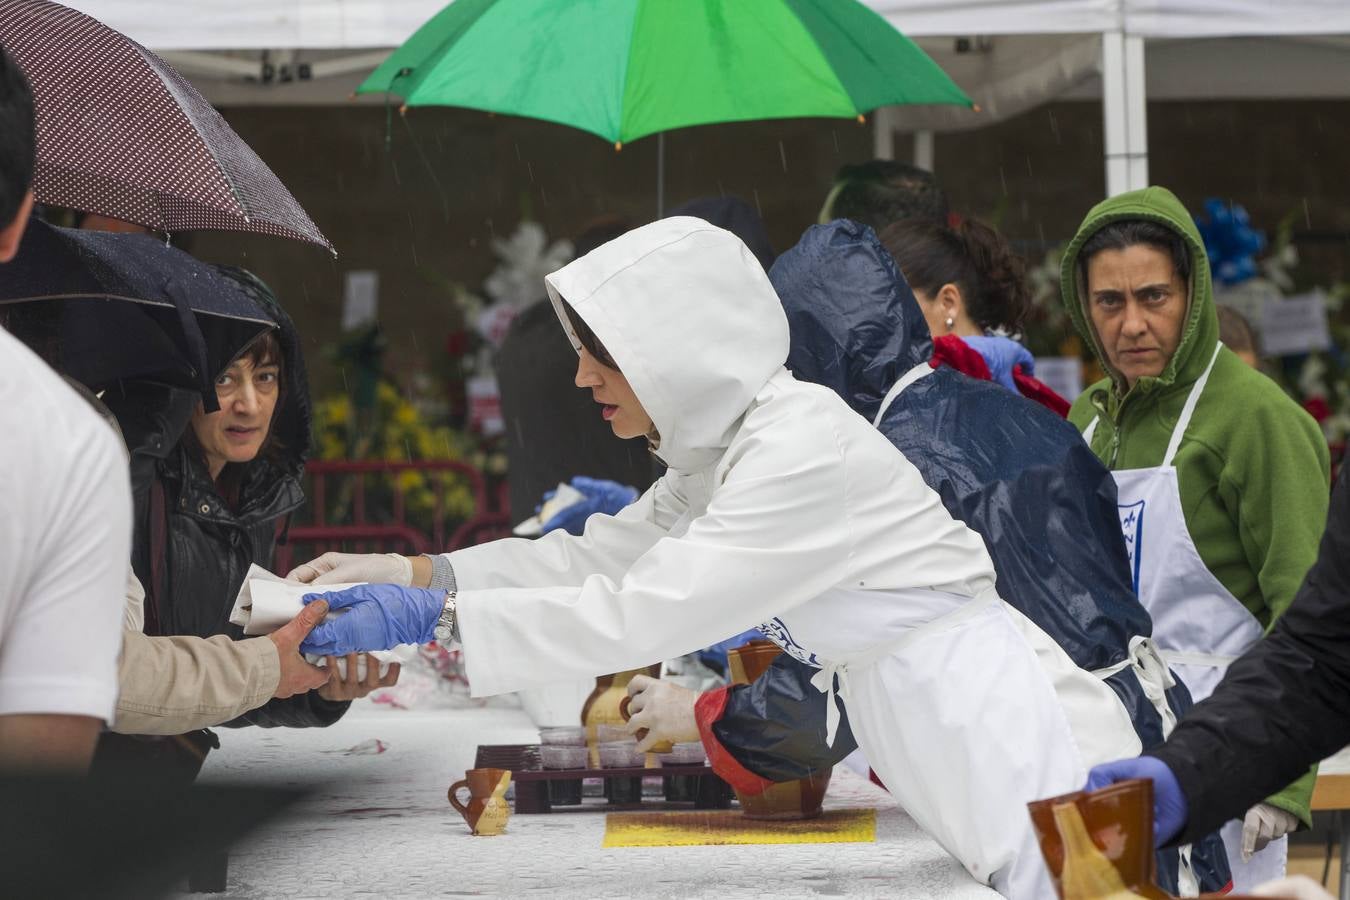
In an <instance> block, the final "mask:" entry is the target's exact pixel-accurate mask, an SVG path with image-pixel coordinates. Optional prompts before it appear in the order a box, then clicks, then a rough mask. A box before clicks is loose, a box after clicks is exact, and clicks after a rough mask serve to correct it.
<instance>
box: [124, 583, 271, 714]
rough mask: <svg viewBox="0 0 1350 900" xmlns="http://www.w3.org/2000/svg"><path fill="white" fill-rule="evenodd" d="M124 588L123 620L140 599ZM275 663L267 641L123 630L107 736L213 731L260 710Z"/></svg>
mask: <svg viewBox="0 0 1350 900" xmlns="http://www.w3.org/2000/svg"><path fill="white" fill-rule="evenodd" d="M129 579H130V580H129V581H128V584H127V608H128V611H127V620H126V621H128V622H131V621H134V620H135V618H137V617H136V616H134V615H133V612H132V609H133V607H134V608H135V609H136V610H137V611H139V609H140V607H141V604H142V603H143V601H144V596H145V595H144V592H143V591H142V590H141V585H140V582H138V581H136V579H135V576H134V575H133V576H129ZM280 678H281V661H280V659H279V658H278V657H277V650H276V645H275V644H273V643H272V642H271V641H270V640H268V639H267V638H261V637H260V638H248V639H247V640H242V641H234V640H231V639H230V638H229V637H227V636H225V635H217V636H215V637H211V638H199V637H148V636H146V635H144V634H142V633H141V632H140V629H139V628H137V629H132V628H127V629H125V630H124V631H123V635H122V656H121V659H119V660H118V670H117V681H118V688H119V694H118V698H117V710H116V713H115V719H114V721H113V723H112V730H113V731H116V732H119V733H121V734H182V733H183V732H185V731H193V730H195V729H197V728H207V727H209V726H211V725H219V724H221V723H222V722H228V721H230V720H231V719H235V718H238V717H239V716H241V715H243V714H244V713H246V712H248V711H249V710H251V709H256V708H257V707H259V706H262V705H263V704H264V703H266V702H267V701H268V700H270V699H271V698H272V695H273V694H274V693H276V689H277V683H278V681H279V680H280Z"/></svg>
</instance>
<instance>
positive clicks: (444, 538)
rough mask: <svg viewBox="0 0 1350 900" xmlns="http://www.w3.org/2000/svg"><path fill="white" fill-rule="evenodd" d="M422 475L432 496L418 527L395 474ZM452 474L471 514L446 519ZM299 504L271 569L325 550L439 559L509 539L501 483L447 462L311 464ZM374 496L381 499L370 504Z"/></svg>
mask: <svg viewBox="0 0 1350 900" xmlns="http://www.w3.org/2000/svg"><path fill="white" fill-rule="evenodd" d="M408 472H414V473H417V474H419V475H422V476H424V477H425V479H426V483H427V486H428V489H429V490H430V491H431V494H432V509H431V511H430V514H429V515H428V516H423V517H421V518H422V521H419V522H416V523H414V522H409V520H408V511H407V502H406V496H405V491H404V488H403V487H402V485H401V484H400V479H399V476H400V475H403V474H405V473H408ZM447 474H449V475H453V476H455V478H456V479H457V480H462V483H464V484H465V485H467V487H468V489H469V491H470V493H471V494H472V496H473V513H472V514H471V515H469V516H467V517H462V516H452V515H451V514H450V513H449V512H448V511H447V509H446V502H445V501H446V496H445V495H446V492H447V490H448V487H447V486H446V485H445V484H443V483H441V482H442V481H444V480H445V479H443V478H437V477H433V476H438V475H439V476H444V475H447ZM305 482H306V485H305V497H306V503H305V505H304V506H303V507H302V508H301V509H300V510H299V511H298V512H297V513H296V515H295V516H294V517H293V519H292V521H291V523H290V530H289V533H288V535H287V538H286V542H285V543H284V544H279V545H278V546H277V552H276V560H275V561H274V563H273V569H274V571H276V572H278V573H280V574H283V575H284V574H285V573H287V572H289V571H290V570H291V569H292V568H293V567H294V565H295V564H297V563H300V562H304V561H305V560H308V559H313V558H314V557H315V556H318V555H320V554H322V553H325V552H327V551H329V550H340V551H343V552H347V553H406V554H417V553H440V552H444V551H449V550H458V549H460V548H462V547H470V546H473V545H474V544H480V543H483V542H484V541H489V540H494V539H496V538H499V537H505V536H507V535H509V534H510V533H511V527H510V516H509V513H508V509H509V507H508V504H507V502H506V485H505V483H502V484H500V485H498V486H497V489H496V490H495V491H494V490H491V489H490V488H489V485H488V482H487V479H486V478H484V476H483V473H482V472H480V471H479V470H478V469H475V468H474V467H473V466H470V465H467V464H465V463H459V462H450V461H422V462H379V461H349V460H340V461H327V462H311V463H309V464H308V465H306V467H305ZM372 493H378V494H379V496H378V497H376V498H372V496H371V494H372ZM334 500H337V501H338V505H339V506H341V507H342V508H343V513H342V514H341V521H330V518H331V516H332V513H330V510H329V507H330V504H331V503H332V502H333V501H334Z"/></svg>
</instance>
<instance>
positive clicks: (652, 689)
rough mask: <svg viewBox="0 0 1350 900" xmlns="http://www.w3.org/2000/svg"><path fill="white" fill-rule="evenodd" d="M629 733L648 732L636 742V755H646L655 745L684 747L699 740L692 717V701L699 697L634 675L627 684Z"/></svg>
mask: <svg viewBox="0 0 1350 900" xmlns="http://www.w3.org/2000/svg"><path fill="white" fill-rule="evenodd" d="M628 696H629V697H631V698H632V699H631V700H629V701H628V712H629V713H630V714H631V718H629V720H628V733H629V734H634V733H635V732H637V730H638V729H639V728H645V729H647V736H646V737H645V738H643V739H642V740H641V741H639V742H638V745H637V749H638V752H639V753H646V752H647V751H648V750H649V749H650V748H651V747H652V746H653V745H654V744H659V743H662V742H664V741H669V742H670V743H672V744H685V743H688V742H690V741H697V740H699V733H698V721H697V720H696V719H695V718H694V701H695V700H697V699H698V694H697V693H695V692H694V691H691V690H689V689H688V688H682V687H680V686H679V685H677V684H672V683H671V682H669V681H659V680H657V679H655V678H651V677H649V676H647V675H635V676H633V680H632V681H630V682H628Z"/></svg>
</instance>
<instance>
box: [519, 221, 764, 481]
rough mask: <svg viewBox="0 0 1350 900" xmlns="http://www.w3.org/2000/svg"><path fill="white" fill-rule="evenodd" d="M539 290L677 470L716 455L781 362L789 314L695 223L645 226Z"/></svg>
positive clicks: (743, 255)
mask: <svg viewBox="0 0 1350 900" xmlns="http://www.w3.org/2000/svg"><path fill="white" fill-rule="evenodd" d="M544 281H545V283H546V284H547V285H548V294H549V298H550V299H551V300H552V301H553V306H554V309H556V310H557V312H558V318H559V319H561V320H562V324H563V328H564V329H565V330H566V331H567V335H568V337H569V338H570V339H571V341H572V345H573V346H574V347H578V348H579V344H578V343H577V337H576V334H574V333H573V331H572V328H571V326H570V325H569V324H568V322H567V317H566V315H565V314H564V313H563V309H562V305H561V300H563V299H565V300H566V301H567V302H568V303H569V304H571V306H572V308H573V309H574V310H576V313H577V315H579V316H580V317H581V318H582V320H583V321H585V323H586V324H587V325H588V326H590V328H591V330H592V331H594V332H595V335H596V337H598V338H599V339H600V341H601V343H603V344H604V345H605V349H607V350H608V351H609V352H610V354H611V355H612V356H613V357H614V361H615V362H616V363H618V366H619V369H620V371H622V372H623V374H624V377H626V378H627V379H628V382H629V384H630V385H632V387H633V391H634V393H636V394H637V397H638V399H639V400H640V401H641V402H642V405H643V407H644V408H645V409H646V410H647V414H648V415H649V416H651V417H652V421H653V422H654V423H655V425H656V429H657V431H659V432H660V434H661V446H660V451H659V452H660V455H661V459H662V460H664V461H665V463H666V464H667V465H669V466H670V467H671V468H674V469H675V470H677V471H681V472H693V471H697V470H699V469H702V468H704V467H705V466H707V465H708V464H710V463H712V462H714V461H715V460H716V459H718V458H719V457H720V456H721V455H722V453H723V451H725V450H726V447H727V445H728V444H729V443H730V441H731V437H732V435H733V434H734V433H735V431H736V429H737V427H738V426H739V424H740V421H741V418H742V417H743V416H744V414H745V411H746V409H747V408H748V407H749V406H750V402H751V400H753V399H754V397H755V395H756V394H758V393H759V391H760V390H761V389H762V388H763V387H764V385H765V384H766V383H767V382H768V381H769V379H770V378H772V377H773V376H774V375H775V374H777V373H778V372H779V371H781V370H782V368H783V363H784V361H785V360H786V359H787V354H788V325H787V317H786V316H785V315H784V314H783V305H782V303H781V302H780V301H779V299H778V295H777V294H775V293H774V290H773V287H772V286H771V285H770V284H769V279H768V277H767V276H766V275H765V274H764V268H763V267H762V266H761V265H760V264H759V262H758V260H756V259H755V256H754V254H752V253H751V252H750V251H749V250H748V249H747V248H746V246H745V244H743V243H741V240H740V238H738V237H736V236H735V235H734V234H732V233H731V232H729V231H725V230H723V229H721V228H718V227H716V226H714V225H709V224H708V223H707V222H705V221H703V220H702V219H696V218H692V217H678V218H671V219H662V220H660V221H658V222H653V223H652V224H650V225H644V226H643V227H641V228H638V229H635V230H633V231H630V232H628V233H627V234H625V235H623V236H622V237H619V238H616V239H615V240H612V241H610V242H609V243H607V244H604V245H602V246H600V247H598V248H596V249H595V250H593V251H591V252H590V253H588V254H586V255H585V256H583V257H582V258H581V259H578V260H576V261H575V262H572V263H571V264H569V265H567V266H564V267H563V268H561V269H559V270H558V271H556V272H554V273H553V274H551V275H549V276H547V277H546V278H545V279H544ZM729 298H730V299H729Z"/></svg>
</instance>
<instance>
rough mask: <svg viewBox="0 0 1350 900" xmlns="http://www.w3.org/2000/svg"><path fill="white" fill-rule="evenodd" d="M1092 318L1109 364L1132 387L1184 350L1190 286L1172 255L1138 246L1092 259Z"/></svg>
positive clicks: (1089, 284)
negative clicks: (1173, 262) (1182, 336)
mask: <svg viewBox="0 0 1350 900" xmlns="http://www.w3.org/2000/svg"><path fill="white" fill-rule="evenodd" d="M1087 292H1088V314H1089V316H1090V317H1091V319H1092V327H1093V328H1095V329H1097V337H1098V339H1099V340H1100V341H1101V343H1102V349H1103V350H1105V351H1106V357H1107V359H1108V360H1109V361H1110V363H1111V365H1112V366H1114V367H1115V368H1116V370H1117V371H1119V372H1120V373H1121V375H1123V376H1124V377H1125V381H1126V383H1127V384H1128V385H1129V386H1131V387H1133V386H1134V383H1135V381H1137V380H1138V379H1139V378H1141V377H1144V376H1153V377H1157V376H1158V375H1161V374H1162V372H1163V370H1164V369H1166V368H1167V364H1168V362H1170V361H1171V359H1172V355H1173V354H1174V353H1176V352H1177V347H1178V346H1180V345H1181V333H1182V328H1183V326H1184V325H1185V320H1186V309H1187V302H1186V301H1187V285H1186V282H1185V281H1183V280H1182V278H1181V276H1180V275H1179V274H1178V273H1177V270H1176V266H1174V265H1172V257H1171V255H1170V254H1168V253H1166V252H1164V251H1162V250H1159V249H1158V248H1156V247H1150V246H1148V245H1146V244H1136V245H1134V246H1132V247H1126V248H1125V249H1124V250H1102V251H1100V252H1099V253H1096V254H1094V255H1093V256H1092V258H1091V259H1089V260H1088V265H1087Z"/></svg>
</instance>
